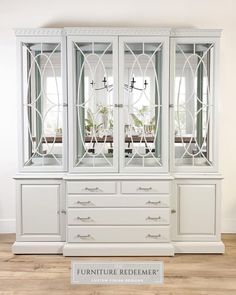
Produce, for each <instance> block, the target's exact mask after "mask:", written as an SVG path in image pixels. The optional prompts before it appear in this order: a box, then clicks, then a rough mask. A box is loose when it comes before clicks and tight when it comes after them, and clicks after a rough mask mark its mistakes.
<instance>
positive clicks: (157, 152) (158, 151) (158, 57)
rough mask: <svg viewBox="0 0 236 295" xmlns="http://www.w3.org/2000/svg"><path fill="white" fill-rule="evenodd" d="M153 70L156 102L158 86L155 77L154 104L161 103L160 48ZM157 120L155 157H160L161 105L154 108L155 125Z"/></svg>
mask: <svg viewBox="0 0 236 295" xmlns="http://www.w3.org/2000/svg"><path fill="white" fill-rule="evenodd" d="M155 70H156V74H157V79H158V86H159V93H160V97H159V102H158V88H157V82H156V79H155V104H162V75H161V70H162V50H159V51H157V52H156V54H155ZM158 108H159V110H160V112H159V118H158ZM158 120H159V125H158V126H156V129H157V139H156V142H155V156H156V157H157V158H160V157H161V132H162V122H161V121H162V107H160V106H158V107H156V108H155V125H156V122H157V121H158Z"/></svg>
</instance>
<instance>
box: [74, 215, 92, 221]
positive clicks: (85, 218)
mask: <svg viewBox="0 0 236 295" xmlns="http://www.w3.org/2000/svg"><path fill="white" fill-rule="evenodd" d="M77 219H79V220H81V221H84V220H85V221H86V220H90V219H91V217H90V216H88V217H80V216H78V217H77Z"/></svg>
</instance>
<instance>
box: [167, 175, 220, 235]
mask: <svg viewBox="0 0 236 295" xmlns="http://www.w3.org/2000/svg"><path fill="white" fill-rule="evenodd" d="M219 185H220V183H219V182H218V181H212V180H209V181H207V180H206V181H204V180H203V181H201V180H195V181H194V180H185V181H183V180H182V181H180V180H179V181H176V184H175V200H174V204H173V206H172V240H175V241H215V240H218V239H219V238H220V228H219V222H220V191H219Z"/></svg>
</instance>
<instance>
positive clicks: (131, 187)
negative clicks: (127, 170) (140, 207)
mask: <svg viewBox="0 0 236 295" xmlns="http://www.w3.org/2000/svg"><path fill="white" fill-rule="evenodd" d="M121 192H122V193H123V194H168V193H169V192H170V183H169V181H123V182H122V183H121Z"/></svg>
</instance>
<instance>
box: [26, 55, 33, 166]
mask: <svg viewBox="0 0 236 295" xmlns="http://www.w3.org/2000/svg"><path fill="white" fill-rule="evenodd" d="M30 69H31V55H30V53H29V52H28V51H27V81H29V85H28V92H27V110H26V111H27V116H28V124H29V126H27V127H28V157H29V159H30V158H31V156H32V155H33V150H32V141H31V138H30V134H33V133H32V129H33V126H32V124H33V121H32V120H33V119H32V112H33V109H32V108H31V107H30V106H29V105H30V104H31V102H32V99H31V98H32V93H31V91H32V90H31V84H32V81H31V79H29V75H30ZM25 160H26V159H25Z"/></svg>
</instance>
